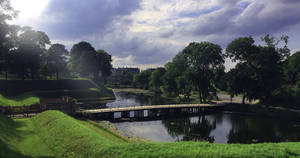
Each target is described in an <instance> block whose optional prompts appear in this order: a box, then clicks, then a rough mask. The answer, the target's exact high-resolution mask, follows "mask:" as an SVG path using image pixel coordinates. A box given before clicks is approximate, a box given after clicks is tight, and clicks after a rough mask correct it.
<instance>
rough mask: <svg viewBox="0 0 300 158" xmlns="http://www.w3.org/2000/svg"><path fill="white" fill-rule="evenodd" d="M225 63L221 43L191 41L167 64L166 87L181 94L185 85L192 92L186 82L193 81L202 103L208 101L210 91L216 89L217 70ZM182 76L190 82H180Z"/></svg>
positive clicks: (167, 89)
mask: <svg viewBox="0 0 300 158" xmlns="http://www.w3.org/2000/svg"><path fill="white" fill-rule="evenodd" d="M223 63H224V57H223V55H222V48H221V47H220V46H219V45H216V44H213V43H210V42H201V43H196V42H193V43H190V44H189V45H188V46H187V47H186V48H184V49H183V50H182V52H180V53H179V54H178V55H176V56H175V58H174V59H173V61H172V62H171V63H168V64H167V65H166V70H167V72H166V76H165V86H164V89H165V91H167V92H171V93H174V94H176V93H177V95H179V93H182V92H184V91H182V90H181V88H183V87H185V90H188V91H187V92H190V90H189V89H190V87H188V86H187V85H184V84H190V83H191V84H192V85H193V88H194V89H197V90H198V92H199V99H200V103H203V102H207V98H208V96H209V92H210V91H215V83H214V81H215V78H216V74H215V72H216V70H218V69H220V68H223V67H224V66H223ZM180 76H183V78H185V79H188V80H189V81H190V83H189V82H180V80H181V81H182V77H181V78H180ZM178 77H179V78H178ZM176 78H177V82H176ZM177 84H180V85H177ZM174 87H176V88H174Z"/></svg>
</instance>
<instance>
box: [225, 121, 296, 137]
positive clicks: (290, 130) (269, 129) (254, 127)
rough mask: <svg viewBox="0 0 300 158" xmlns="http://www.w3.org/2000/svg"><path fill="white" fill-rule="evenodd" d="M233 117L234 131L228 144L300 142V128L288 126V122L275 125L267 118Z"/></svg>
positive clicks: (231, 132)
mask: <svg viewBox="0 0 300 158" xmlns="http://www.w3.org/2000/svg"><path fill="white" fill-rule="evenodd" d="M237 117H238V116H231V122H232V129H231V130H230V132H229V134H228V135H227V138H228V142H227V143H260V142H284V141H299V140H300V137H299V132H300V128H298V129H297V128H294V127H293V125H292V124H290V123H289V124H287V123H286V122H285V121H286V120H278V121H277V120H274V122H276V123H273V122H271V121H270V120H269V119H266V118H261V117H260V118H257V117H247V118H242V116H239V117H240V118H237Z"/></svg>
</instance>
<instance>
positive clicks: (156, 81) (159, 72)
mask: <svg viewBox="0 0 300 158" xmlns="http://www.w3.org/2000/svg"><path fill="white" fill-rule="evenodd" d="M165 72H166V70H165V69H164V68H157V69H156V70H154V71H153V72H152V73H151V75H150V82H149V84H150V87H151V89H152V90H153V91H154V92H155V93H160V92H161V90H160V87H161V86H162V85H163V76H164V74H165Z"/></svg>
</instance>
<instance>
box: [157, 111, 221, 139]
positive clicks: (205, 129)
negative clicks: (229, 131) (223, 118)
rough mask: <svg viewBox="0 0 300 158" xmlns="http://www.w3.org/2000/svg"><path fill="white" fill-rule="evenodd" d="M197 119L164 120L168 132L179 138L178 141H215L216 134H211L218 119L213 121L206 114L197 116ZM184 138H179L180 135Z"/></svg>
mask: <svg viewBox="0 0 300 158" xmlns="http://www.w3.org/2000/svg"><path fill="white" fill-rule="evenodd" d="M197 119H198V120H197V121H195V122H194V121H191V120H190V118H182V119H176V120H163V121H162V123H163V124H164V126H165V127H166V129H167V131H168V133H169V134H170V135H171V136H172V137H173V138H177V140H178V141H209V142H214V140H215V139H214V136H210V133H211V132H212V130H214V129H215V128H216V121H215V120H214V121H213V122H212V123H211V122H210V121H209V120H208V119H206V118H205V116H199V117H197ZM180 135H183V138H182V139H181V140H179V136H180Z"/></svg>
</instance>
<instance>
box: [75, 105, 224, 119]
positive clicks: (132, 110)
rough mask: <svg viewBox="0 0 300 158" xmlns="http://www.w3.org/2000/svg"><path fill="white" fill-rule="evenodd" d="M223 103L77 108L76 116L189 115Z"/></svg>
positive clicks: (220, 107) (209, 110)
mask: <svg viewBox="0 0 300 158" xmlns="http://www.w3.org/2000/svg"><path fill="white" fill-rule="evenodd" d="M224 106H225V104H224V103H218V104H174V105H149V106H129V107H119V108H102V109H87V110H84V109H79V110H77V111H76V112H75V115H76V116H79V117H84V118H93V119H95V118H96V119H122V118H155V117H161V116H171V115H189V114H199V113H208V112H216V111H220V110H223V108H224Z"/></svg>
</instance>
